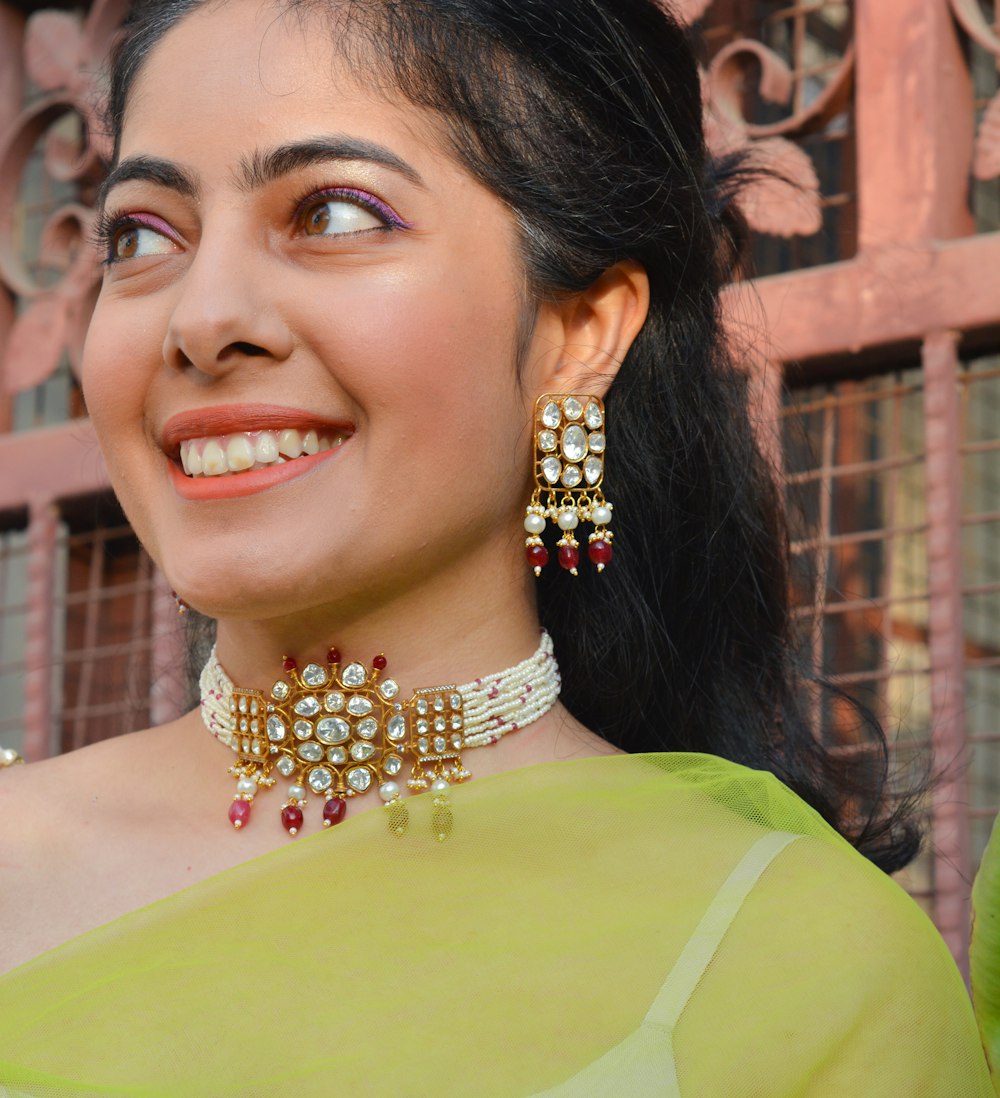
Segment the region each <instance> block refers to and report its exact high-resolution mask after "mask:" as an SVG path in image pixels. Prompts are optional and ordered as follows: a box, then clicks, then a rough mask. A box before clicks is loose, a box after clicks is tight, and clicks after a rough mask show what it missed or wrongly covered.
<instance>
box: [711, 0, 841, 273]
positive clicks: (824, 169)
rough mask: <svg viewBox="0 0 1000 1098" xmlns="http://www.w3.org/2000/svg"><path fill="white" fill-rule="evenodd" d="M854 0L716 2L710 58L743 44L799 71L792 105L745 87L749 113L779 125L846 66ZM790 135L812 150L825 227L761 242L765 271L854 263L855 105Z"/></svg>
mask: <svg viewBox="0 0 1000 1098" xmlns="http://www.w3.org/2000/svg"><path fill="white" fill-rule="evenodd" d="M852 7H853V5H852V4H851V3H849V2H846V0H800V2H798V3H787V2H786V3H781V2H776V0H715V3H714V4H713V5H712V6H711V7H710V8H709V11H708V13H707V15H706V16H705V19H704V21H703V23H702V24H700V27H701V30H702V32H703V34H704V39H705V49H706V59H707V60H708V61H710V60H711V58H712V57H714V56H715V55H716V54H717V53H718V52H719V51H720V50H721V49H722V48H723V47H725V46H727V45H729V44H730V43H732V42H736V41H739V40H740V39H754V40H756V41H759V42H761V43H763V44H764V45H765V46H767V47H768V48H769V49H770V50H772V51H773V52H774V53H775V54H777V56H778V57H780V58H781V59H782V60H783V61H784V62H785V63H786V64H787V65H788V67H789V69H790V70H791V76H792V93H791V103H790V104H789V105H788V106H781V105H779V104H775V103H771V102H769V101H768V100H767V99H765V98H764V97H763V96H762V95H761V94H760V89H759V86H758V85H757V84H756V83H752V82H750V83H748V84H747V86H746V89H745V101H744V115H745V117H746V118H747V119H748V120H750V121H752V122H754V123H755V124H758V125H772V124H774V123H778V122H780V121H781V120H783V119H787V118H788V117H789V116H790V115H792V116H794V115H798V114H801V113H802V112H804V111H807V110H808V108H809V107H811V106H812V105H813V104H814V103H815V101H816V100H817V98H818V97H819V96H820V94H821V93H822V92H823V90H824V89H825V88H826V86H827V84H828V83H829V82H830V80H831V78H832V77H833V75H834V73H835V71H836V70H837V68H838V66H839V65H840V63H841V61H842V60H843V57H844V55H845V53H846V52H847V50H848V48H849V47H850V44H851V39H852V36H853V12H852ZM784 136H786V137H787V138H789V139H790V140H793V141H795V142H796V143H797V144H798V145H800V146H801V147H802V149H804V150H805V152H806V153H808V155H809V157H810V159H811V160H812V162H813V166H814V167H815V169H816V174H817V175H818V177H819V183H820V193H821V196H822V197H821V208H822V214H823V228H822V230H821V231H820V232H819V233H818V234H817V235H815V236H810V237H792V238H790V239H781V238H778V237H773V236H759V237H757V238H756V239H755V240H754V260H755V266H756V270H757V273H759V274H762V275H765V274H774V273H777V272H779V271H787V270H794V269H797V268H802V267H812V266H816V265H818V264H823V263H832V262H835V261H837V260H840V259H847V258H850V257H851V256H852V255H854V254H855V252H856V250H857V182H856V174H855V155H854V113H853V96H852V97H851V102H850V103H849V104H848V105H847V106H846V107H845V108H844V109H842V110H840V111H839V112H838V113H836V114H835V115H834V116H833V117H831V118H828V119H824V120H812V121H808V122H805V123H804V124H803V125H801V126H799V127H796V128H794V129H793V131H792V132H790V133H786V134H785V135H784Z"/></svg>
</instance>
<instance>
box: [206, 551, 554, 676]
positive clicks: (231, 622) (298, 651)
mask: <svg viewBox="0 0 1000 1098" xmlns="http://www.w3.org/2000/svg"><path fill="white" fill-rule="evenodd" d="M508 555H509V556H510V557H511V560H510V566H507V567H505V566H504V564H506V562H504V564H501V566H500V567H498V566H497V561H496V560H495V559H494V560H489V561H482V560H479V559H477V558H475V557H470V558H468V559H467V560H466V561H465V562H464V563H463V562H461V561H456V560H453V561H451V562H450V563H449V566H448V567H447V568H446V569H442V570H440V571H439V572H437V573H434V574H431V575H429V576H424V577H422V578H421V581H420V582H419V583H415V584H413V585H411V586H409V587H408V588H406V589H396V590H393V589H391V588H388V587H386V588H382V589H380V590H375V591H369V592H367V593H366V595H365V597H351V598H343V599H339V600H336V601H331V602H329V603H326V604H323V605H319V606H314V607H311V608H309V609H307V610H305V611H301V612H296V613H291V614H282V615H276V616H272V617H268V618H260V619H256V620H240V619H237V618H233V617H225V618H220V619H219V622H218V633H217V653H218V658H219V661H220V663H221V664H222V665H223V667H225V669H226V671H227V672H228V673H229V675H230V676H231V677H232V679H233V680H234V681H235V682H238V683H241V684H243V683H245V684H253V683H259V684H261V685H263V684H265V683H269V682H271V681H273V678H274V676H275V674H276V673H277V672H278V671H279V670H280V668H281V663H282V660H283V658H284V657H286V656H290V657H292V658H294V659H296V660H297V661H298V663H299V665H300V666H304V665H305V664H306V663H307V662H309V661H310V660H321V659H322V658H324V657H325V655H326V653H327V651H328V649H329V648H330V646H331V645H334V646H336V647H337V648H338V649H339V650H340V652H341V653H342V654H343V657H344V660H345V662H346V661H350V660H359V661H361V662H362V663H365V664H368V665H370V664H371V660H372V658H373V657H374V656H375V655H377V654H379V653H384V654H385V657H386V659H387V661H388V666H389V671H388V672H387V673H389V674H391V675H392V677H393V678H395V679H396V680H397V681H398V682H399V684H400V686H401V687H402V688H403V690H405V691H409V690H412V689H416V688H418V687H420V686H424V685H428V684H434V683H446V682H466V681H469V680H471V679H475V678H478V677H480V676H482V675H486V674H490V673H492V672H494V671H499V670H501V669H502V668H504V667H509V666H511V665H513V664H515V663H518V662H519V661H521V660H523V659H524V658H525V657H527V656H529V655H530V654H531V653H532V652H534V650H535V648H536V647H537V645H538V634H539V623H538V615H537V609H536V606H535V591H534V582H535V581H534V577H533V576H531V575H530V573H528V572H527V570H526V569H524V568H522V567H520V564H521V561H520V559H519V557H518V556H517V554H514V553H510V554H508Z"/></svg>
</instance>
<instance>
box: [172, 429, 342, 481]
mask: <svg viewBox="0 0 1000 1098" xmlns="http://www.w3.org/2000/svg"><path fill="white" fill-rule="evenodd" d="M343 441H344V436H343V435H334V436H332V437H331V436H320V434H319V432H318V431H315V430H312V429H310V430H308V431H305V432H300V431H296V430H294V429H291V428H289V429H286V430H283V431H244V432H241V433H239V434H232V435H224V436H222V437H217V438H200V439H198V438H191V439H185V440H184V441H183V442H182V443H181V445H180V461H181V466H182V468H183V469H184V472H185V473H186V474H187V475H188V476H189V477H198V476H206V477H220V476H225V475H226V474H227V473H241V472H244V471H245V470H247V469H263V468H265V467H266V466H268V465H283V464H284V463H285V462H286V461H292V460H294V459H295V458H297V457H301V456H302V455H303V454H305V455H311V454H319V453H323V452H324V451H326V450H335V449H336V448H337V447H338V446H340V445H341V444H342V443H343Z"/></svg>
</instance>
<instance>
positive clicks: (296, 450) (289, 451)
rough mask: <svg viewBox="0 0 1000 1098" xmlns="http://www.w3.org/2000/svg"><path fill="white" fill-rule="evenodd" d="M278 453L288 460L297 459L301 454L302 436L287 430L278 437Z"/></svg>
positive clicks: (289, 429) (294, 431)
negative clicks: (288, 458)
mask: <svg viewBox="0 0 1000 1098" xmlns="http://www.w3.org/2000/svg"><path fill="white" fill-rule="evenodd" d="M278 453H280V454H284V455H285V457H290V458H297V457H298V456H299V454H301V453H302V436H301V435H300V434H299V432H298V431H296V430H294V429H292V428H288V429H286V430H284V431H282V432H281V434H280V435H278Z"/></svg>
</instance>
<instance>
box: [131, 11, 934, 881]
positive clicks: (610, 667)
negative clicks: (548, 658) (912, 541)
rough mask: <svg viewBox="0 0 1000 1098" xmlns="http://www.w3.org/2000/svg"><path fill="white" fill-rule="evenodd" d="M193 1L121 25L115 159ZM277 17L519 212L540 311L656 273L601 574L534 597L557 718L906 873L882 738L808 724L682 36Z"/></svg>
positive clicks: (719, 186) (509, 24)
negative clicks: (713, 777)
mask: <svg viewBox="0 0 1000 1098" xmlns="http://www.w3.org/2000/svg"><path fill="white" fill-rule="evenodd" d="M203 2H205V0H156V2H153V3H147V4H146V5H144V6H143V5H140V6H139V8H138V9H137V10H136V11H135V12H134V14H133V17H132V20H131V22H130V26H129V28H128V31H127V33H126V35H125V37H124V38H123V39H122V41H121V43H120V44H119V47H118V49H117V52H116V55H115V58H114V62H113V69H112V79H111V88H110V100H109V114H110V120H111V125H112V128H113V131H114V134H115V137H116V147H117V138H118V136H119V135H120V133H121V128H122V125H123V122H124V116H125V111H126V107H127V101H128V95H129V91H130V88H131V85H132V82H133V80H134V78H135V76H136V73H137V72H138V71H139V70H140V69H141V67H142V65H143V63H144V61H145V60H146V58H147V57H148V56H149V54H150V51H151V50H152V49H153V48H154V47H155V45H156V43H157V42H158V40H159V39H160V37H161V36H162V35H163V34H164V33H165V32H166V31H167V30H168V29H169V28H170V27H171V26H172V25H174V24H175V23H176V22H178V21H179V20H180V19H181V18H182V17H183V16H184V15H185V14H186V13H187V12H189V11H191V10H192V9H194V8H196V7H199V6H200V4H201V3H203ZM284 3H285V6H286V7H287V8H288V9H294V10H298V11H300V12H302V13H303V14H309V15H312V14H313V13H314V12H316V11H321V12H326V13H327V15H328V17H330V18H336V19H339V20H341V22H340V24H339V31H340V32H341V33H340V34H338V37H337V41H338V44H339V45H340V48H341V49H342V50H343V52H344V56H345V58H346V59H347V60H348V61H349V62H351V63H355V64H359V65H360V64H363V65H364V69H363V74H364V78H365V79H366V81H368V82H369V83H371V82H372V81H375V84H376V86H379V87H382V88H383V89H384V90H385V91H386V92H387V93H389V92H391V93H394V94H399V93H401V94H402V95H403V96H404V97H405V98H407V99H409V100H410V101H412V102H413V103H415V104H419V105H421V106H424V107H428V108H430V109H432V110H434V111H436V112H438V113H439V114H440V116H441V117H442V118H443V120H444V121H445V123H446V126H447V127H448V132H449V134H450V138H451V141H452V143H453V146H454V150H455V153H456V155H457V156H458V157H459V158H460V160H461V161H462V162H463V163H464V164H465V165H466V167H467V168H468V170H469V171H470V172H471V173H472V174H473V175H474V176H475V177H476V178H477V179H479V180H480V181H481V182H482V183H484V184H485V185H486V186H487V187H489V188H490V189H491V190H492V191H493V192H494V193H495V194H496V195H498V196H499V197H500V198H501V199H502V200H503V201H504V202H505V203H507V205H508V206H509V207H510V209H511V210H512V211H513V212H514V214H515V215H516V217H517V219H518V222H519V224H520V229H521V237H522V241H523V250H524V257H525V263H526V267H527V270H528V274H529V278H530V281H531V284H532V286H533V289H534V292H535V295H536V300H542V299H544V298H545V297H547V296H552V295H560V294H566V293H569V292H573V291H579V290H582V289H584V288H585V287H587V286H589V285H590V284H591V283H592V282H593V281H594V280H595V279H596V278H597V277H598V276H599V275H600V274H601V273H602V272H603V271H605V270H607V269H608V268H609V267H611V266H612V265H613V264H615V263H617V262H619V261H622V260H635V261H637V262H638V263H640V264H641V265H642V266H643V267H644V268H645V270H646V272H647V274H648V276H649V282H650V288H651V304H650V310H649V316H648V319H647V321H646V323H645V325H644V327H643V329H642V331H641V332H640V334H639V336H638V338H637V339H636V340H635V343H634V344H633V346H632V348H631V350H630V351H629V353H628V356H627V357H626V360H625V362H624V363H623V364H622V367H621V370H620V373H619V375H618V377H617V379H616V381H615V382H614V384H613V386H612V388H611V390H610V393H609V394H608V399H607V418H608V440H609V442H608V454H607V469H606V476H605V493H606V495H607V496H608V498H609V499H611V500H612V501H613V502H614V503H615V504H616V510H615V520H614V529H615V535H616V541H615V545H616V548H617V550H618V552H617V554H616V557H615V561H614V564H613V565H612V566H611V567H610V568H608V569H607V570H606V571H605V572H604V573H603V574H601V575H598V574H597V572H596V569H590V568H588V569H582V570H581V575H580V576H579V578H572V577H570V576H569V575H568V574H565V573H563V572H562V571H561V570H560V569H558V568H556V569H552V568H550V569H548V570H546V572H544V573H543V575H542V578H541V581H540V583H539V588H538V591H539V603H540V613H541V619H542V622H543V624H544V625H545V627H546V628H547V629H548V630H549V631H550V633H551V634H552V636H553V638H554V640H555V644H556V650H557V652H558V654H559V657H560V665H561V668H562V671H563V683H564V688H563V700H564V702H565V704H566V705H567V707H568V708H569V709H570V711H571V712H572V713H573V714H574V715H575V716H576V717H577V718H578V719H579V720H580V721H582V722H583V724H584V725H586V726H587V727H589V728H591V729H593V730H594V731H595V732H598V733H599V734H601V735H602V736H604V737H605V738H606V739H607V740H609V741H610V742H611V743H613V744H616V745H617V746H619V747H621V748H623V749H625V750H628V751H633V752H634V751H649V750H668V751H675V750H680V751H703V752H709V753H711V754H715V755H720V756H723V757H725V758H728V759H732V760H734V761H735V762H738V763H743V764H745V765H748V766H751V767H756V768H762V769H767V770H770V771H772V772H773V773H774V774H776V775H777V776H778V777H779V778H780V779H781V780H782V781H783V782H785V783H786V784H787V785H788V786H789V787H790V788H791V789H793V790H794V791H795V792H796V793H798V794H799V795H800V796H802V797H803V798H804V799H805V800H806V801H807V802H809V803H810V804H811V805H813V806H814V807H815V808H817V809H818V811H819V812H820V813H821V814H822V815H823V816H824V817H825V818H826V819H827V820H829V821H830V822H831V823H833V824H834V825H835V826H836V827H837V828H839V829H840V830H841V832H842V833H843V834H844V835H845V836H846V837H847V838H848V839H849V840H850V841H851V842H852V843H853V844H854V845H855V846H857V847H858V849H860V850H861V851H862V852H863V853H864V854H866V855H867V856H868V857H869V858H871V859H872V860H873V861H874V862H876V864H878V865H880V866H882V867H883V868H884V869H886V870H893V869H896V868H899V867H900V866H902V865H905V864H906V862H908V861H909V860H910V859H911V858H912V857H913V855H914V854H915V853H916V850H917V848H918V845H919V833H918V830H917V828H916V827H915V825H914V824H913V823H912V822H911V821H910V820H909V805H908V804H907V803H899V804H895V807H894V801H893V799H892V797H891V795H890V794H889V792H888V780H887V775H888V753H887V746H886V743H885V738H884V736H883V735H882V732H881V730H880V729H879V727H878V725H877V723H876V722H874V720H871V721H870V722H869V727H870V736H869V739H870V743H869V744H868V745H867V747H868V750H866V751H864V752H862V753H861V754H860V755H856V756H845V755H838V754H837V753H836V752H832V751H830V750H829V749H828V748H827V747H826V746H825V745H824V744H823V743H822V741H821V739H818V738H817V737H816V735H815V734H814V732H813V730H812V728H811V727H810V725H809V722H808V721H807V719H806V716H805V712H806V708H807V707H806V703H805V697H804V694H805V692H806V690H807V689H808V687H807V684H805V683H804V682H803V680H802V679H801V678H800V677H799V676H798V675H797V674H796V672H795V667H794V659H793V656H792V651H791V646H790V640H789V608H788V567H787V556H788V555H787V544H786V534H785V527H784V520H783V515H782V508H781V503H780V497H779V494H778V490H777V487H776V484H775V478H774V476H773V473H772V471H771V470H770V469H769V468H768V467H767V465H766V463H765V461H764V460H763V459H762V457H761V455H760V453H759V451H758V449H757V447H756V445H755V441H754V437H753V432H752V429H751V426H750V422H749V417H748V411H747V382H746V376H745V374H744V373H743V372H741V371H739V370H738V369H736V368H735V366H734V364H733V362H732V360H731V351H730V350H729V348H728V346H727V343H726V342H725V340H724V339H723V336H722V332H721V327H720V317H719V292H720V289H721V287H722V286H723V284H724V283H725V282H726V281H727V279H728V278H730V277H731V275H732V267H733V264H734V261H735V260H736V259H737V258H738V256H739V254H740V248H741V242H742V241H743V239H744V227H743V223H742V221H741V219H740V217H739V215H738V213H737V212H736V209H735V207H734V205H733V202H732V198H733V191H734V180H736V179H737V177H738V176H739V173H740V171H741V165H740V163H739V162H738V161H737V160H736V159H735V158H730V159H728V160H725V161H715V160H713V159H712V157H711V156H710V155H709V153H708V152H707V150H706V147H705V141H704V135H703V130H702V98H701V89H700V84H699V75H698V71H697V66H696V64H695V60H694V56H693V51H692V48H691V44H690V43H689V41H688V39H687V36H686V32H685V30H684V29H683V28H682V27H681V26H680V25H679V24H678V23H677V22H676V21H675V19H674V18H672V17H671V16H670V15H669V14H668V13H667V11H666V10H665V9H664V7H663V6H661V5H660V4H658V3H656V2H654V0H560V2H559V3H551V2H550V0H337V2H335V3H330V2H326V0H284ZM359 71H362V70H359ZM512 548H513V547H512Z"/></svg>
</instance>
